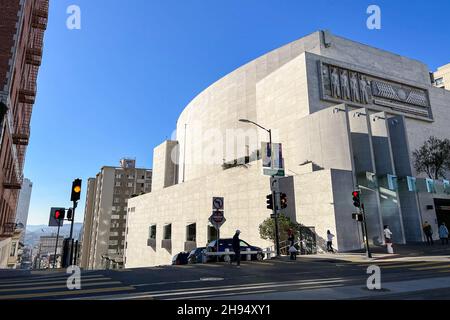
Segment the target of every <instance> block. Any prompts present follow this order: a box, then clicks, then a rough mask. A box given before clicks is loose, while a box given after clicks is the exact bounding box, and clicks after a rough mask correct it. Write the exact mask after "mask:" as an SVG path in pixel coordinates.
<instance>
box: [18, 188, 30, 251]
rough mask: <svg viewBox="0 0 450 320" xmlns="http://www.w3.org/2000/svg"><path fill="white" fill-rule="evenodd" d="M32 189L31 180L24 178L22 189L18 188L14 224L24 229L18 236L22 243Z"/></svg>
mask: <svg viewBox="0 0 450 320" xmlns="http://www.w3.org/2000/svg"><path fill="white" fill-rule="evenodd" d="M32 189H33V182H31V181H30V180H29V179H24V180H23V182H22V189H20V194H19V202H18V204H17V214H16V224H17V225H21V226H22V228H23V229H24V231H23V232H22V235H21V237H20V241H21V242H22V243H24V239H25V232H26V229H27V221H28V211H29V209H30V200H31V191H32Z"/></svg>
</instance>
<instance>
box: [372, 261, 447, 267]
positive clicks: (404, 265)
mask: <svg viewBox="0 0 450 320" xmlns="http://www.w3.org/2000/svg"><path fill="white" fill-rule="evenodd" d="M438 263H440V262H436V261H434V262H419V263H411V264H402V265H392V266H385V267H384V266H381V268H382V269H394V268H410V267H419V266H427V265H435V264H438Z"/></svg>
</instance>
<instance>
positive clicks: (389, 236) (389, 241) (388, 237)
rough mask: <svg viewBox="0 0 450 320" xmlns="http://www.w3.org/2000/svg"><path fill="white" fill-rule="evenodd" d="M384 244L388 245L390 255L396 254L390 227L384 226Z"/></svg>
mask: <svg viewBox="0 0 450 320" xmlns="http://www.w3.org/2000/svg"><path fill="white" fill-rule="evenodd" d="M383 233H384V242H385V243H386V248H387V252H388V253H390V254H393V253H394V249H393V248H392V231H391V230H390V229H389V226H388V225H385V226H384V230H383Z"/></svg>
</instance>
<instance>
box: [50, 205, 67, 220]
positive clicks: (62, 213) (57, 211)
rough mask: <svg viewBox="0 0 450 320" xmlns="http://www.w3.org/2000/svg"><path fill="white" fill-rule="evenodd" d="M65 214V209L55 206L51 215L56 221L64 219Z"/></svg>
mask: <svg viewBox="0 0 450 320" xmlns="http://www.w3.org/2000/svg"><path fill="white" fill-rule="evenodd" d="M65 215H66V209H63V208H57V209H55V211H54V212H53V217H54V218H55V220H58V221H61V220H64V217H65Z"/></svg>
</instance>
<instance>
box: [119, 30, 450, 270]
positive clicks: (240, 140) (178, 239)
mask: <svg viewBox="0 0 450 320" xmlns="http://www.w3.org/2000/svg"><path fill="white" fill-rule="evenodd" d="M449 111H450V92H448V91H446V90H442V89H439V88H436V87H434V86H433V85H432V83H431V81H430V73H429V70H428V68H427V66H426V65H425V64H423V63H422V62H419V61H416V60H413V59H409V58H406V57H402V56H399V55H397V54H393V53H390V52H386V51H383V50H379V49H376V48H373V47H369V46H367V45H363V44H360V43H356V42H353V41H351V40H347V39H344V38H341V37H338V36H334V35H332V34H331V33H329V32H326V31H319V32H315V33H313V34H310V35H308V36H306V37H304V38H302V39H300V40H297V41H294V42H292V43H290V44H288V45H286V46H284V47H281V48H279V49H277V50H274V51H272V52H269V53H268V54H266V55H264V56H262V57H260V58H258V59H256V60H254V61H252V62H249V63H248V64H246V65H244V66H242V67H241V68H239V69H237V70H235V71H233V72H232V73H230V74H229V75H227V76H225V77H224V78H222V79H220V80H219V81H217V82H216V83H214V84H212V85H211V86H210V87H209V88H207V89H206V90H205V91H203V92H202V93H200V94H199V95H198V96H197V97H196V98H195V99H194V100H193V101H192V102H191V103H190V104H189V105H188V106H187V107H186V108H185V110H184V111H183V112H182V114H181V115H180V117H179V120H178V124H177V133H176V137H175V139H174V141H167V142H164V143H163V144H162V145H160V146H158V147H156V148H155V151H154V181H153V186H152V193H149V194H146V195H143V196H140V197H136V198H133V199H130V200H129V202H128V220H127V228H128V230H127V237H126V249H125V266H126V268H134V267H143V266H154V265H161V264H169V263H170V262H171V257H172V255H174V254H176V253H178V252H180V251H183V250H185V249H186V248H189V247H192V245H193V243H192V242H195V244H196V245H197V246H204V245H205V244H206V243H207V242H208V241H209V240H211V234H212V233H211V231H210V227H209V223H208V218H209V216H210V215H211V209H212V208H211V207H212V205H211V201H212V197H214V196H222V197H224V198H225V217H226V219H227V221H226V223H225V224H224V225H223V226H222V228H221V237H231V236H232V235H233V234H234V231H235V230H236V229H238V228H239V229H240V230H241V231H242V234H241V238H242V239H244V240H246V241H248V242H249V243H251V244H253V245H258V246H260V247H268V246H271V245H272V243H270V242H267V241H265V240H262V239H261V238H260V236H259V231H258V226H259V225H260V224H261V222H263V221H264V220H265V219H267V218H268V217H269V216H270V213H271V212H270V211H268V210H267V209H266V202H265V196H266V195H267V194H268V193H270V186H269V177H267V176H263V175H262V161H261V160H260V159H259V158H260V157H258V150H259V149H260V147H261V142H267V141H268V137H267V132H265V131H263V130H259V129H258V128H256V127H252V126H250V125H249V124H245V123H242V122H239V119H249V120H252V121H255V122H257V123H258V124H260V125H262V126H264V127H265V128H270V129H271V130H272V132H273V142H277V143H282V145H283V158H284V165H285V168H286V174H287V176H286V177H285V178H283V179H281V180H280V186H281V191H282V192H284V193H286V194H287V195H288V199H289V200H288V208H287V209H286V210H285V211H284V214H286V215H287V216H289V217H290V218H291V219H292V220H294V221H296V222H298V223H300V224H302V225H303V226H305V227H308V228H307V230H309V233H310V235H312V236H311V237H310V240H311V241H315V243H316V245H317V246H319V247H321V246H322V245H323V243H324V238H325V237H326V231H327V230H331V232H332V233H334V234H335V235H336V247H337V248H338V250H340V251H348V250H353V249H360V248H361V247H362V245H363V244H362V242H363V237H362V235H361V231H360V226H359V225H358V222H356V221H354V220H352V213H353V212H355V208H354V207H353V204H352V196H351V194H352V191H353V190H354V189H355V188H358V189H361V192H362V195H361V196H362V201H363V203H364V204H365V208H366V214H367V220H368V229H369V230H368V233H369V240H370V242H371V243H374V244H381V243H383V242H384V239H383V236H382V229H383V225H385V224H389V225H390V228H391V230H392V231H393V233H394V241H395V242H396V243H405V242H415V241H422V240H423V235H422V228H421V225H422V223H423V221H424V220H427V221H429V222H430V223H431V224H432V226H433V228H434V230H437V224H438V222H441V221H447V224H449V223H450V211H449V208H450V196H449V192H450V190H449V188H448V185H447V182H446V181H442V180H441V181H428V188H427V181H426V180H425V179H423V178H425V177H424V176H421V175H418V174H417V173H416V172H415V169H414V168H413V165H412V156H411V154H412V152H413V151H414V150H415V149H417V148H419V147H420V146H421V145H422V144H423V143H424V141H425V140H427V139H428V138H429V137H430V136H431V135H434V136H437V137H440V138H449V137H450V127H449V125H448V123H450V112H449ZM237 159H241V160H242V159H244V160H245V161H244V162H245V163H243V164H242V163H241V165H233V163H235V162H239V161H236V160H237ZM224 164H226V165H224ZM415 177H417V180H416V183H414V181H415V180H414V178H415ZM429 191H430V192H429ZM188 226H189V228H188ZM193 226H194V227H193ZM192 230H195V236H194V237H193V236H192ZM435 233H436V232H435Z"/></svg>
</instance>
